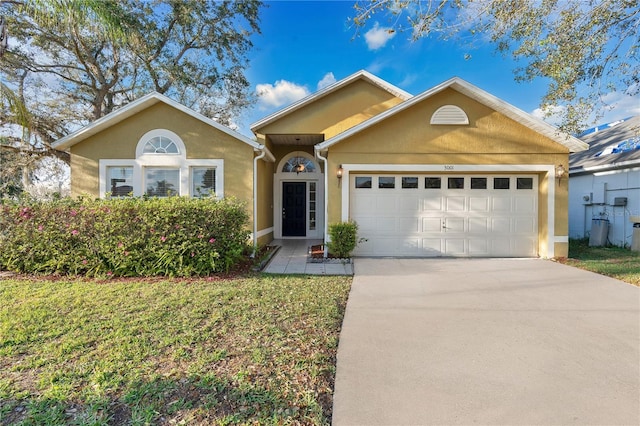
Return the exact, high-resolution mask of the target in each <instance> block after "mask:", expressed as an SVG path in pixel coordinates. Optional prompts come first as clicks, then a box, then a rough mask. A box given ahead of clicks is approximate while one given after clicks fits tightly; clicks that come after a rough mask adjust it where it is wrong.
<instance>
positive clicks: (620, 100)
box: [531, 92, 640, 126]
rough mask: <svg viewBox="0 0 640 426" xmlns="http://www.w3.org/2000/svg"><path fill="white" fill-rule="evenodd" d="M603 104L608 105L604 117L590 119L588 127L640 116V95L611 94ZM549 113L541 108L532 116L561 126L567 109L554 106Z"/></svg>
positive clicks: (549, 109) (606, 96)
mask: <svg viewBox="0 0 640 426" xmlns="http://www.w3.org/2000/svg"><path fill="white" fill-rule="evenodd" d="M602 102H603V103H604V104H605V105H606V106H605V107H604V109H603V110H602V111H601V112H602V116H601V117H600V118H598V119H596V118H595V116H591V117H589V119H588V120H587V121H586V122H587V124H588V125H591V124H593V125H597V124H605V123H611V122H613V121H617V120H621V119H623V118H629V117H633V116H636V115H640V94H635V95H633V96H631V95H627V94H626V93H624V92H610V93H607V94H605V95H603V96H602ZM548 111H550V114H549V116H547V115H546V114H545V111H544V110H542V109H541V108H536V109H535V110H533V111H532V112H531V115H533V116H534V117H537V118H540V119H542V120H544V121H546V122H547V123H549V124H551V125H554V126H559V125H560V123H561V121H562V115H563V113H564V112H565V111H566V107H564V106H560V105H553V106H550V107H549V108H548Z"/></svg>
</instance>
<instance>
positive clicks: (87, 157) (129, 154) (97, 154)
mask: <svg viewBox="0 0 640 426" xmlns="http://www.w3.org/2000/svg"><path fill="white" fill-rule="evenodd" d="M154 129H167V130H170V131H172V132H174V133H176V134H177V135H178V136H179V137H180V138H181V139H182V141H183V142H184V144H185V147H186V151H187V152H186V157H187V159H223V160H224V174H225V175H224V191H225V196H234V197H236V198H238V199H239V200H241V201H243V202H245V203H247V209H248V211H249V212H250V214H251V215H252V210H253V209H252V199H253V157H254V153H253V148H252V147H251V146H249V145H248V144H246V143H244V142H242V141H240V140H238V139H236V138H234V137H233V136H231V135H228V134H226V133H224V132H221V131H220V130H218V129H216V128H214V127H212V126H210V125H208V124H206V123H204V122H202V121H200V120H197V119H195V118H194V117H191V116H190V115H188V114H185V113H183V112H181V111H179V110H176V109H174V108H173V107H171V106H169V105H166V104H164V103H158V104H155V105H153V106H151V107H149V108H147V109H145V110H143V111H141V112H139V113H137V114H136V115H134V116H132V117H129V118H127V119H125V120H123V121H121V122H119V123H116V124H114V125H113V126H111V127H110V128H108V129H105V130H103V131H102V132H99V133H97V134H96V135H93V136H91V137H89V138H87V139H85V140H84V141H82V142H79V143H78V144H76V145H74V146H73V147H72V148H71V149H70V152H71V170H72V171H71V191H72V194H73V195H82V194H89V195H91V196H94V197H97V196H99V193H100V191H99V182H98V177H99V170H98V165H99V160H100V159H134V158H135V149H136V145H137V143H138V141H139V140H140V138H141V137H142V136H143V135H144V134H145V133H147V132H148V131H150V130H154ZM252 216H253V215H252Z"/></svg>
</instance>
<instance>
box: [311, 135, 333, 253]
mask: <svg viewBox="0 0 640 426" xmlns="http://www.w3.org/2000/svg"><path fill="white" fill-rule="evenodd" d="M313 150H314V152H315V154H316V157H317V158H318V159H319V160H322V162H323V163H324V221H323V222H324V231H323V232H324V257H327V256H328V254H329V248H328V247H327V243H328V242H329V223H328V220H329V177H328V176H329V174H328V173H327V169H328V163H327V157H323V156H322V155H321V154H320V150H319V149H318V148H316V147H314V148H313ZM325 155H326V154H325Z"/></svg>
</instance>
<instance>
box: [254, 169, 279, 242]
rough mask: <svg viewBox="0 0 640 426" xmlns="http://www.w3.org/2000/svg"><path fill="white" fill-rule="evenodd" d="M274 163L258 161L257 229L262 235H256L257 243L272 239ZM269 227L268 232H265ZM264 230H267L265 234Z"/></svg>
mask: <svg viewBox="0 0 640 426" xmlns="http://www.w3.org/2000/svg"><path fill="white" fill-rule="evenodd" d="M274 167H275V164H274V163H270V162H265V161H258V191H257V192H258V210H257V219H258V220H257V225H258V226H257V229H258V232H259V233H260V232H262V233H263V234H264V235H262V236H260V237H258V245H264V244H267V243H269V242H270V241H271V240H273V170H274ZM269 229H270V232H267V231H268V230H269ZM265 232H267V233H266V234H265Z"/></svg>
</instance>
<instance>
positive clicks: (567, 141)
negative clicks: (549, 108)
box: [317, 77, 589, 152]
mask: <svg viewBox="0 0 640 426" xmlns="http://www.w3.org/2000/svg"><path fill="white" fill-rule="evenodd" d="M447 88H452V89H453V90H456V91H458V92H460V93H462V94H463V95H465V96H468V97H470V98H471V99H474V100H475V101H477V102H480V103H481V104H483V105H486V106H488V107H489V108H492V109H494V110H496V111H498V112H500V113H502V114H504V115H505V116H507V117H509V118H511V119H512V120H514V121H517V122H519V123H521V124H524V125H525V126H527V127H529V128H530V129H532V130H534V131H536V132H537V133H540V134H542V135H544V136H546V137H548V138H549V139H551V140H553V141H555V142H557V143H559V144H561V145H563V146H565V147H567V148H568V149H569V151H570V152H579V151H585V150H587V149H589V145H588V144H586V143H585V142H583V141H581V140H580V139H578V138H575V137H573V136H571V135H568V134H562V133H561V132H560V131H559V130H558V129H557V128H555V127H553V126H552V125H550V124H548V123H546V122H544V121H542V120H540V119H538V118H536V117H534V116H532V115H530V114H527V113H526V112H524V111H522V110H520V109H518V108H516V107H515V106H513V105H511V104H509V103H507V102H505V101H503V100H502V99H500V98H498V97H496V96H494V95H492V94H490V93H488V92H485V91H484V90H482V89H480V88H478V87H476V86H474V85H472V84H471V83H468V82H466V81H464V80H462V79H461V78H459V77H453V78H451V79H449V80H447V81H444V82H443V83H440V84H438V85H437V86H434V87H432V88H431V89H428V90H426V91H425V92H423V93H421V94H419V95H416V96H414V97H412V98H410V99H408V100H406V101H404V102H402V103H400V104H398V105H396V106H395V107H393V108H391V109H389V110H387V111H385V112H383V113H380V114H378V115H376V116H374V117H372V118H370V119H369V120H367V121H365V122H363V123H361V124H359V125H357V126H354V127H352V128H351V129H349V130H347V131H345V132H343V133H340V134H338V135H336V136H334V137H333V138H331V139H327V140H326V141H324V142H322V143H321V144H318V145H317V148H318V149H319V150H320V151H324V150H326V149H328V148H329V147H331V146H332V145H334V144H336V143H338V142H340V141H342V140H344V139H346V138H348V137H350V136H352V135H354V134H356V133H358V132H360V131H362V130H364V129H366V128H367V127H370V126H372V125H374V124H376V123H378V122H380V121H382V120H384V119H386V118H387V117H390V116H392V115H395V114H397V113H398V112H400V111H403V110H405V109H407V108H409V107H410V106H412V105H414V104H416V103H418V102H421V101H422V100H424V99H427V98H429V97H431V96H433V95H435V94H437V93H439V92H442V91H443V90H445V89H447Z"/></svg>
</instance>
